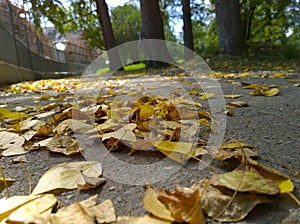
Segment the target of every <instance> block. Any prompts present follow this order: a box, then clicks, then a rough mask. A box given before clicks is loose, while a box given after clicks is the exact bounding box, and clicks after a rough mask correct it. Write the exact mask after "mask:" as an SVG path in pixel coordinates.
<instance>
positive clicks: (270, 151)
mask: <svg viewBox="0 0 300 224" xmlns="http://www.w3.org/2000/svg"><path fill="white" fill-rule="evenodd" d="M257 74H265V75H266V74H268V72H261V73H257ZM159 77H160V76H159V75H155V76H149V77H145V78H143V82H144V83H147V82H149V83H151V86H161V85H162V80H161V79H160V78H159ZM135 78H136V77H131V79H132V80H134V79H135ZM121 79H124V80H125V79H127V78H124V77H123V78H121ZM149 80H150V81H149ZM155 80H158V81H155ZM289 80H298V82H299V80H300V74H292V75H291V76H289V77H288V78H270V77H268V76H266V78H255V77H253V76H248V77H246V78H242V79H233V78H221V79H220V80H219V83H220V85H221V87H222V90H223V93H224V94H241V95H242V97H241V98H240V99H238V100H243V101H245V102H247V103H248V104H249V107H242V108H234V109H232V110H233V111H234V113H235V115H234V116H232V117H230V116H228V117H227V125H226V135H228V136H230V137H232V138H235V139H239V140H241V141H244V142H246V143H248V144H249V145H252V146H254V149H253V150H254V151H256V152H258V154H259V155H260V156H261V157H262V158H263V157H266V158H271V159H273V160H274V161H275V162H277V163H274V162H273V163H272V162H266V161H265V160H261V162H262V163H264V164H266V165H268V166H270V167H273V168H276V169H278V170H280V171H282V172H284V173H285V174H288V175H290V176H291V177H292V178H293V180H295V186H296V190H295V195H296V196H297V197H298V198H300V191H299V182H300V178H299V177H295V176H293V175H292V172H290V171H288V170H287V169H283V168H282V166H281V165H280V164H285V165H288V166H290V167H293V168H294V169H296V170H298V171H299V170H300V162H299V161H300V154H299V149H300V142H299V137H300V136H299V128H300V100H299V99H300V91H299V87H296V86H294V84H295V82H297V81H295V82H294V81H293V82H289ZM140 82H141V80H139V83H140ZM232 82H247V83H257V84H268V85H271V84H274V85H276V86H278V87H279V89H280V94H279V95H277V96H274V97H264V96H250V95H249V92H251V90H247V89H243V88H242V86H241V85H239V83H236V84H233V83H232ZM187 85H188V84H187ZM45 94H47V95H49V94H52V95H57V94H58V93H57V92H54V91H52V92H47V93H42V94H41V93H26V94H24V93H22V94H21V93H20V94H7V93H5V92H1V104H2V105H3V104H6V105H8V108H10V109H13V108H15V107H16V106H23V107H24V106H29V105H38V104H47V103H49V102H47V100H45V101H42V102H39V101H37V99H39V98H40V96H41V95H45ZM69 96H70V98H68V97H66V98H64V99H62V100H71V98H72V94H69ZM226 101H227V102H229V101H234V100H232V99H226ZM114 155H115V156H116V157H118V158H119V159H120V160H123V161H126V162H128V163H138V164H146V163H149V160H150V161H152V162H154V161H158V160H160V159H162V158H163V157H162V155H161V154H160V153H156V152H149V153H136V154H134V155H133V156H128V151H118V152H114ZM12 158H14V157H2V158H1V167H2V169H3V170H4V172H5V174H6V176H8V177H12V178H15V179H16V182H15V183H14V184H13V185H12V186H10V188H9V191H10V194H11V195H27V194H28V191H29V187H28V178H27V175H26V173H25V171H24V169H23V168H22V165H21V164H20V163H17V164H11V163H9V161H10V160H11V159H12ZM26 159H27V160H28V162H27V163H26V168H27V169H28V172H29V173H30V175H31V182H32V185H33V186H35V185H36V184H37V182H38V180H39V178H40V177H41V176H42V174H43V173H44V172H45V171H46V170H47V169H49V168H50V167H52V166H54V165H55V164H59V163H62V162H66V161H68V162H71V161H83V160H85V158H84V157H83V156H82V154H77V155H73V156H69V157H66V156H63V155H60V154H56V153H52V152H48V151H32V152H30V153H28V154H26ZM213 165H214V166H222V164H219V163H216V162H213ZM197 167H198V163H197V162H196V161H189V162H188V163H187V164H186V165H184V166H183V167H182V168H181V169H180V170H179V171H178V172H176V173H175V174H174V175H172V176H170V177H168V178H167V179H165V180H163V181H160V182H158V183H156V184H155V186H157V187H159V188H161V189H162V188H168V189H173V188H174V186H175V185H181V186H191V185H192V184H193V183H195V182H197V181H198V180H199V179H201V178H204V177H207V176H209V175H210V174H211V173H210V171H209V170H208V169H204V170H202V171H199V170H198V168H197ZM120 169H122V167H121V168H120ZM106 172H107V170H105V169H104V176H105V175H106ZM158 172H163V171H158ZM153 175H158V174H153ZM144 191H145V189H144V188H143V186H132V185H126V184H122V183H118V182H116V181H112V180H110V179H109V178H106V183H105V184H104V185H102V186H100V187H98V188H96V189H93V190H89V191H84V192H80V191H78V190H73V191H69V192H64V193H62V194H60V195H59V196H58V198H59V199H60V200H61V201H62V202H63V203H65V204H70V203H72V202H74V201H76V200H82V199H86V198H88V197H90V196H92V195H94V194H99V201H103V200H105V199H111V200H112V201H113V203H114V206H115V209H116V212H117V214H118V215H142V214H144V213H145V210H144V209H143V205H142V199H143V196H144ZM4 195H5V191H2V193H1V195H0V196H1V197H3V196H4ZM273 200H274V202H272V203H270V204H263V205H259V206H257V207H256V208H255V209H254V210H253V211H252V212H251V213H250V214H249V216H248V217H247V218H246V219H245V220H244V221H242V222H240V223H245V224H246V223H261V224H265V223H282V222H283V220H284V219H285V218H286V217H287V216H289V215H290V214H291V213H292V212H293V210H291V209H295V208H297V204H296V203H295V202H294V201H293V200H291V198H289V197H287V196H278V197H275V199H273ZM294 213H295V211H294ZM296 213H297V212H296ZM297 214H298V215H299V209H298V213H297ZM297 214H294V216H295V217H296V216H297ZM295 220H297V219H295ZM298 220H299V219H298ZM287 223H292V221H291V219H290V221H289V222H287ZM294 223H297V221H295V222H294Z"/></svg>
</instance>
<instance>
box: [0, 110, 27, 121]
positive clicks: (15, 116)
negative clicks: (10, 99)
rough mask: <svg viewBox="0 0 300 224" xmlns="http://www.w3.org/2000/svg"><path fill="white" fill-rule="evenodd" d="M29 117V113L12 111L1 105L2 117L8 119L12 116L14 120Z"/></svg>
mask: <svg viewBox="0 0 300 224" xmlns="http://www.w3.org/2000/svg"><path fill="white" fill-rule="evenodd" d="M27 117H28V115H27V114H24V113H21V112H11V111H9V110H8V109H6V108H3V107H0V118H3V119H6V118H10V119H13V120H22V119H26V118H27Z"/></svg>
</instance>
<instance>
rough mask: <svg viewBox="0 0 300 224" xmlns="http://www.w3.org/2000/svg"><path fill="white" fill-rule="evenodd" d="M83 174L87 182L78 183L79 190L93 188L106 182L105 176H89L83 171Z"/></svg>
mask: <svg viewBox="0 0 300 224" xmlns="http://www.w3.org/2000/svg"><path fill="white" fill-rule="evenodd" d="M81 174H82V176H83V179H84V181H85V183H84V184H77V187H78V189H79V190H89V189H93V188H96V187H98V186H100V185H101V184H103V183H104V182H105V179H104V178H103V177H100V178H99V177H89V176H87V175H85V174H84V173H82V172H81Z"/></svg>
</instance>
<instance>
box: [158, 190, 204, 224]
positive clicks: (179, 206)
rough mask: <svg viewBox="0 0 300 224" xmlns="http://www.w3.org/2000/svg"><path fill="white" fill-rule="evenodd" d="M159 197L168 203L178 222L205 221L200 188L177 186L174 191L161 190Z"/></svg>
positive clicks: (192, 223)
mask: <svg viewBox="0 0 300 224" xmlns="http://www.w3.org/2000/svg"><path fill="white" fill-rule="evenodd" d="M158 199H159V200H160V201H161V202H162V203H163V204H165V205H167V207H168V209H169V211H170V212H171V216H173V217H174V218H175V221H176V222H187V223H190V224H201V223H205V220H204V216H203V212H202V209H201V202H200V195H199V190H198V189H190V188H181V187H176V189H175V191H173V192H169V191H168V190H164V191H162V192H160V193H159V196H158Z"/></svg>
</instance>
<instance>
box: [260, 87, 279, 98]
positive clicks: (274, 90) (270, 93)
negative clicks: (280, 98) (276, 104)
mask: <svg viewBox="0 0 300 224" xmlns="http://www.w3.org/2000/svg"><path fill="white" fill-rule="evenodd" d="M278 93H279V89H278V88H271V89H268V90H264V91H263V92H262V94H263V95H264V96H275V95H277V94H278Z"/></svg>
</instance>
